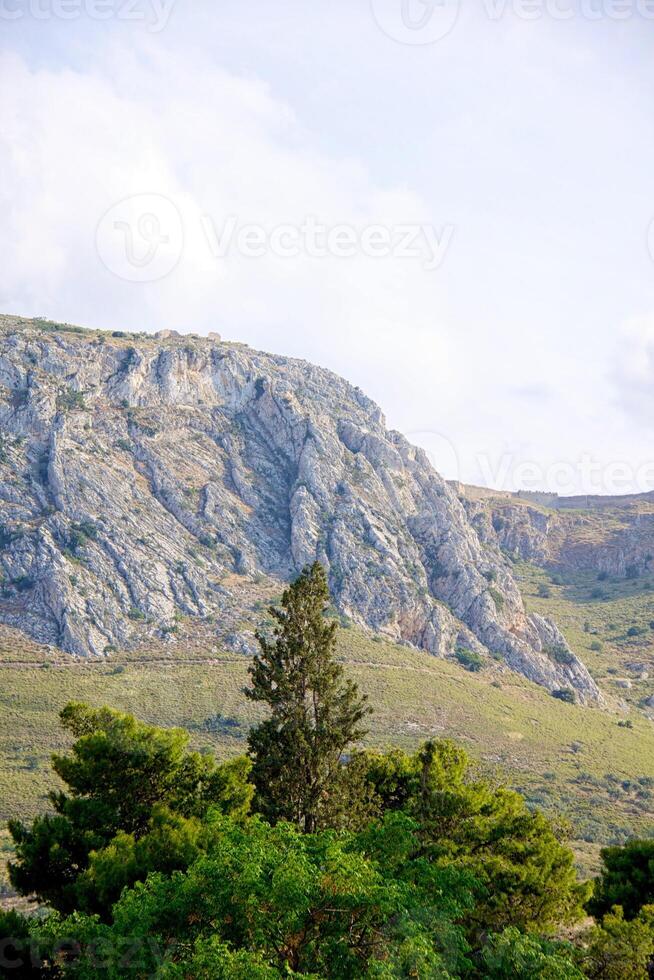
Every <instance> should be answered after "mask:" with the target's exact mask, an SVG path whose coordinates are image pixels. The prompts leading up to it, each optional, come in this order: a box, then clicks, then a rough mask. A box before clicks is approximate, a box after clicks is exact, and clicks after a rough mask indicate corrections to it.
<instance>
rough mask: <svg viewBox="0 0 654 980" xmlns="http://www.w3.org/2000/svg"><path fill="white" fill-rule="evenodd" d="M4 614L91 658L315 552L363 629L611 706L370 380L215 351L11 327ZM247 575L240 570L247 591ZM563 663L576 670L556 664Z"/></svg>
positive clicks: (2, 336) (194, 344)
mask: <svg viewBox="0 0 654 980" xmlns="http://www.w3.org/2000/svg"><path fill="white" fill-rule="evenodd" d="M0 331H1V332H0V427H1V430H2V433H3V444H2V452H1V456H2V460H1V462H0V520H1V522H2V528H1V531H0V533H1V539H0V543H1V545H2V550H1V552H0V561H1V565H2V570H3V573H4V580H5V586H4V590H3V597H2V599H1V600H0V621H3V622H5V623H8V624H10V625H13V626H18V627H20V628H21V629H22V630H24V631H25V632H27V633H29V634H30V635H31V636H33V637H35V638H37V639H39V640H41V641H44V642H49V643H54V644H57V645H59V646H61V647H63V648H64V649H66V650H68V651H70V652H73V653H78V654H81V655H89V654H101V653H103V652H104V651H105V650H106V648H107V646H108V645H115V646H121V645H127V644H129V643H131V642H133V641H134V640H135V639H137V638H138V636H139V635H141V634H142V633H143V631H144V630H145V631H147V630H148V629H153V628H155V627H156V628H159V629H160V628H162V627H163V628H166V627H170V626H171V625H172V624H173V623H174V620H175V616H176V614H179V613H184V614H188V615H193V616H207V615H209V614H211V615H214V616H217V617H220V616H221V614H223V613H224V612H225V610H227V609H231V610H234V609H238V604H239V586H238V582H239V578H238V577H239V576H241V577H243V576H245V577H253V576H254V577H258V576H262V575H263V576H270V577H272V578H276V579H282V580H288V579H289V578H291V577H292V576H293V575H295V574H296V573H297V571H298V570H299V569H300V568H301V567H302V566H303V565H304V564H305V563H307V562H310V561H313V560H314V559H316V558H318V559H319V560H320V561H322V562H323V563H324V564H325V566H326V567H327V568H328V570H329V578H330V586H331V588H332V591H333V594H334V597H335V602H336V605H337V607H338V609H339V610H340V612H342V613H343V614H346V615H347V616H349V617H350V618H351V619H352V620H354V621H355V622H356V623H358V624H361V625H363V626H367V627H370V628H373V629H375V630H377V631H380V632H383V633H385V634H387V635H388V636H390V637H393V638H395V639H398V640H404V641H408V642H410V643H412V644H415V645H416V646H419V647H422V648H424V649H427V650H429V651H431V652H432V653H434V654H436V655H444V654H446V653H450V652H452V651H453V650H454V649H456V648H457V647H462V646H463V647H467V648H469V649H472V650H476V651H478V652H480V653H484V652H490V653H492V654H494V655H495V656H496V657H499V658H501V659H503V660H504V661H505V662H506V663H507V664H508V665H509V666H510V667H511V668H512V669H513V670H516V671H518V672H520V673H522V674H524V675H525V676H526V677H528V678H530V679H531V680H534V681H536V682H537V683H539V684H542V685H544V686H546V687H548V688H550V689H555V688H562V687H574V688H575V689H576V691H577V694H578V696H579V698H580V699H581V700H597V699H598V698H599V693H598V690H597V688H596V686H595V684H594V682H593V681H592V679H591V677H590V676H589V674H588V672H587V670H586V668H585V667H584V666H583V664H581V663H580V661H579V660H578V659H577V658H576V657H574V656H573V655H572V654H571V653H570V651H569V650H568V649H567V647H566V644H565V641H564V640H563V637H562V636H561V634H560V633H559V632H558V630H557V629H556V627H555V626H553V625H552V624H551V623H548V622H547V621H545V620H543V619H542V618H540V617H537V616H531V617H528V616H527V615H526V614H525V611H524V608H523V605H522V601H521V598H520V595H519V592H518V589H517V587H516V585H515V582H514V581H513V579H512V577H511V573H510V570H509V568H508V567H507V564H506V563H505V560H504V559H503V557H502V554H501V552H500V550H499V548H498V547H497V545H496V544H494V543H493V542H492V541H487V542H486V543H482V541H481V539H480V537H479V535H478V533H477V531H476V530H475V528H474V527H473V525H472V524H471V523H470V521H469V519H468V517H467V515H466V512H465V509H464V507H463V506H462V504H461V502H460V501H459V499H458V497H457V496H456V494H455V493H454V492H453V490H452V489H451V488H450V487H449V486H448V485H447V484H446V483H445V481H444V480H442V479H441V477H440V476H439V475H438V474H437V473H436V472H435V471H434V470H433V468H432V467H431V465H430V463H429V461H428V460H427V457H426V455H425V453H424V452H423V451H422V450H420V449H416V448H415V447H414V446H411V445H410V444H409V443H408V442H407V440H406V439H404V437H403V436H401V435H400V434H399V433H397V432H392V431H388V430H387V429H386V428H385V425H384V418H383V415H382V413H381V411H380V410H379V408H378V407H377V406H376V405H375V404H374V403H373V402H372V401H370V399H369V398H367V397H366V396H365V395H364V394H363V392H361V391H360V390H359V389H358V388H355V387H353V386H352V385H350V384H348V383H347V382H345V381H344V380H343V379H341V378H339V377H337V376H335V375H334V374H332V373H330V372H329V371H326V370H323V369H321V368H317V367H314V366H313V365H311V364H307V363H305V362H303V361H297V360H292V359H290V358H285V357H278V356H274V355H270V354H262V353H259V352H255V351H253V350H250V349H249V348H247V347H244V346H241V345H237V344H228V343H223V342H220V341H218V340H208V339H202V338H185V337H165V338H156V339H155V338H143V337H142V335H139V338H138V339H136V340H134V339H130V338H123V337H120V338H114V337H112V336H111V335H109V334H95V333H91V332H89V333H81V334H76V333H71V332H67V331H52V332H46V331H44V330H43V329H42V328H40V327H38V326H36V325H34V324H32V323H31V322H30V321H17V320H16V318H9V317H5V318H0ZM241 580H242V581H245V579H241ZM563 661H565V662H563Z"/></svg>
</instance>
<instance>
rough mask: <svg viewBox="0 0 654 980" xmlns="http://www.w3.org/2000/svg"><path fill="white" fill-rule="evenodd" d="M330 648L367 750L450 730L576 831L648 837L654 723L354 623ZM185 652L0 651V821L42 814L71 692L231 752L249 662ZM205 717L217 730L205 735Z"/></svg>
mask: <svg viewBox="0 0 654 980" xmlns="http://www.w3.org/2000/svg"><path fill="white" fill-rule="evenodd" d="M340 644H341V653H342V656H343V658H344V659H345V661H346V662H347V664H348V670H349V671H350V672H351V673H352V675H353V676H354V677H355V678H356V680H357V681H358V682H359V684H360V687H361V689H362V690H363V691H365V692H366V693H367V694H368V695H369V697H370V701H371V704H372V705H373V707H374V709H375V714H374V716H373V719H372V728H371V733H370V736H369V741H370V742H372V743H375V744H380V745H390V744H400V745H403V746H406V747H407V748H408V747H411V746H414V745H415V744H417V743H418V742H419V741H420V740H422V739H424V738H426V737H428V736H437V737H438V736H441V737H442V736H444V735H448V736H452V737H454V738H457V739H459V740H460V741H461V742H463V743H464V744H465V745H466V746H467V747H468V748H469V750H470V751H471V753H472V754H473V756H475V757H476V758H478V759H479V760H481V761H482V762H483V764H484V765H485V766H490V767H493V769H495V771H496V772H497V776H498V778H502V779H506V780H508V782H509V783H510V784H511V785H514V786H516V787H517V788H520V789H522V790H523V791H525V792H526V793H527V795H528V796H529V798H530V799H531V800H533V801H534V802H538V803H539V804H540V805H541V806H543V807H545V808H546V809H548V810H550V811H556V812H558V813H564V814H566V815H567V816H569V817H570V818H571V819H572V820H573V823H574V826H575V830H576V835H577V836H578V837H583V838H586V839H588V840H595V841H607V840H618V839H621V838H622V837H623V836H625V835H626V834H628V833H633V832H643V831H645V830H646V829H647V825H648V821H649V818H650V809H651V807H650V801H649V800H648V799H647V794H648V793H649V790H648V789H647V786H646V785H643V784H641V783H639V782H638V779H641V780H645V781H648V780H649V781H652V785H654V726H652V724H651V722H650V721H648V720H647V719H646V718H644V717H643V716H642V714H640V713H634V715H633V728H622V727H619V726H618V721H619V720H620V719H621V718H622V717H623V716H622V715H620V714H616V713H614V712H610V711H599V710H589V709H581V708H578V707H575V706H571V705H566V704H564V703H562V702H559V701H556V700H555V699H554V698H552V697H550V696H549V695H548V694H547V693H546V692H544V691H542V690H541V689H539V688H537V687H536V686H534V685H532V684H529V683H528V682H527V681H525V680H522V679H521V678H519V677H517V676H516V675H514V674H511V673H509V672H501V671H498V670H495V669H494V668H493V669H491V670H486V671H483V672H482V673H480V674H472V673H468V672H467V671H465V670H463V668H462V667H460V666H459V665H458V664H455V663H452V662H450V661H443V660H438V659H435V658H434V657H431V656H429V655H428V654H425V653H421V652H418V651H415V650H412V649H407V648H405V647H400V646H395V645H393V644H389V643H386V642H377V641H375V640H373V639H371V638H369V637H367V636H364V635H362V634H361V633H359V632H358V631H357V630H354V629H347V630H342V631H341V640H340ZM183 649H184V647H183V644H182V643H180V644H179V647H178V648H177V647H176V648H173V651H172V653H171V654H170V655H169V656H168V658H167V659H165V660H158V661H149V662H148V661H142V660H137V659H136V658H135V657H131V658H130V657H129V656H124V657H122V658H119V657H118V656H116V657H115V658H113V659H112V660H111V661H110V662H106V663H105V662H103V663H88V664H82V665H80V664H79V663H75V662H73V661H72V660H71V659H70V658H61V660H60V662H59V665H58V666H48V667H44V666H42V665H41V664H40V663H39V659H40V658H39V655H38V654H36V653H35V654H32V655H31V658H32V660H33V661H34V662H33V663H30V662H29V661H30V657H29V656H27V655H26V656H23V655H21V662H22V665H20V666H19V665H17V664H11V663H10V662H9V661H10V660H11V659H16V657H15V654H14V655H13V656H12V654H11V653H9V652H5V653H4V654H2V653H0V678H1V681H2V683H1V687H0V703H1V705H2V710H1V711H0V772H1V773H2V785H3V792H2V797H0V818H2V819H6V818H7V817H10V816H30V815H33V814H34V813H36V812H38V811H40V810H42V809H43V808H44V807H45V805H46V792H47V789H48V788H49V787H51V786H53V785H54V783H53V777H52V775H51V773H50V770H49V756H50V753H51V752H52V751H53V750H56V749H60V748H62V747H63V746H64V744H65V742H64V740H63V739H62V736H61V733H60V731H59V729H58V724H57V712H58V711H59V710H60V708H61V707H62V705H63V704H65V702H66V701H67V700H69V699H71V698H75V699H80V700H86V701H89V702H90V703H93V704H101V703H108V704H112V705H115V706H117V707H120V708H124V709H127V710H129V711H133V712H134V713H135V714H137V715H138V716H139V717H142V718H144V719H147V720H149V721H151V722H156V723H158V724H163V725H182V726H185V727H187V728H189V730H190V731H191V733H192V741H193V744H194V745H195V746H197V747H199V748H202V747H206V748H211V749H212V750H214V751H216V752H217V753H218V754H219V755H221V756H226V755H230V754H233V753H237V752H240V751H242V750H243V748H244V744H245V742H244V739H245V735H246V733H247V727H248V725H249V724H251V723H252V722H253V721H254V720H255V719H256V717H257V709H256V708H255V707H254V706H252V705H250V704H249V703H248V702H247V701H246V700H245V699H244V697H243V694H242V689H243V686H244V684H245V682H246V679H247V666H248V663H249V660H248V658H247V657H244V656H240V655H235V654H220V655H215V654H213V655H212V656H211V657H207V658H206V659H204V660H203V659H202V658H201V657H199V655H198V654H197V651H195V652H194V656H195V658H196V659H195V661H194V662H189V661H188V660H187V661H186V662H185V661H184V659H182V651H183ZM176 650H178V651H179V653H178V654H177V655H176ZM216 715H218V716H221V717H219V718H218V719H216V718H215V716H216ZM211 718H213V719H214V720H213V722H211V723H210V724H209V727H210V728H211V727H213V729H214V730H207V729H206V727H205V726H204V723H205V722H206V719H211ZM225 719H228V721H227V722H225ZM607 774H609V778H607ZM623 784H624V785H623ZM643 794H645V795H644V796H643Z"/></svg>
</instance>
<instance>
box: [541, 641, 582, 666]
mask: <svg viewBox="0 0 654 980" xmlns="http://www.w3.org/2000/svg"><path fill="white" fill-rule="evenodd" d="M543 652H544V653H546V654H547V655H548V657H551V658H552V660H554V661H555V662H556V663H557V664H571V663H574V659H575V658H574V656H573V655H572V654H571V653H570V651H569V650H568V648H567V647H564V646H562V645H561V644H559V645H557V646H546V647H544V648H543Z"/></svg>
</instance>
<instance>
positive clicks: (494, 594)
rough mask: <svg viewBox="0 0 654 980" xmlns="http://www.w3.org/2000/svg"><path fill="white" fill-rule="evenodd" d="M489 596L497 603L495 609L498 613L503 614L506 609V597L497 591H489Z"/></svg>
mask: <svg viewBox="0 0 654 980" xmlns="http://www.w3.org/2000/svg"><path fill="white" fill-rule="evenodd" d="M488 594H489V595H490V597H491V599H492V600H493V602H494V603H495V608H496V609H497V611H498V612H502V610H503V609H504V596H503V595H502V593H501V592H498V590H497V589H489V590H488Z"/></svg>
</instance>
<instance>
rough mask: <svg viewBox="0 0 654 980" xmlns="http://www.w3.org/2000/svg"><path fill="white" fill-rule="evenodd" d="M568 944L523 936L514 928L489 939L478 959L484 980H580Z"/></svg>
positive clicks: (580, 976)
mask: <svg viewBox="0 0 654 980" xmlns="http://www.w3.org/2000/svg"><path fill="white" fill-rule="evenodd" d="M573 956H574V950H573V949H572V947H571V946H570V945H569V944H568V943H556V942H552V941H548V940H544V939H540V938H539V937H537V936H530V935H525V934H524V933H522V932H520V930H519V929H516V928H515V927H511V926H510V927H508V928H506V929H504V930H503V932H501V933H499V934H497V935H492V936H490V937H489V939H488V941H487V943H486V944H485V946H484V948H483V951H482V955H481V960H482V963H483V970H482V971H481V975H482V976H483V977H485V978H486V980H532V978H537V980H583V976H584V974H583V973H582V972H581V971H580V970H579V968H578V967H577V966H576V965H575V963H574V959H573Z"/></svg>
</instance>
